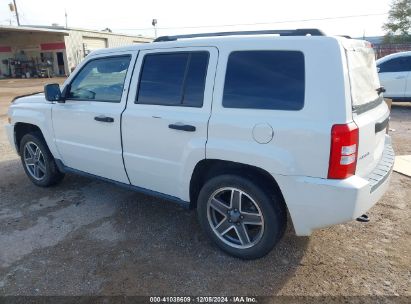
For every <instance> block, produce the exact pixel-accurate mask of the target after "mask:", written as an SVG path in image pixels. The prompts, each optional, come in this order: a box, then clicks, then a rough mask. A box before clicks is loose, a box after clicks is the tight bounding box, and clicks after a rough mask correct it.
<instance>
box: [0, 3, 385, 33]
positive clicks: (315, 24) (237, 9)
mask: <svg viewBox="0 0 411 304" xmlns="http://www.w3.org/2000/svg"><path fill="white" fill-rule="evenodd" d="M10 2H12V0H0V24H1V25H9V24H10V22H11V24H13V25H15V24H16V21H15V16H14V14H13V13H11V12H10V10H9V7H8V4H9V3H10ZM16 2H17V7H18V10H19V15H20V23H21V24H24V25H51V24H52V23H58V24H59V25H62V26H64V25H65V12H67V21H68V26H69V27H75V28H86V29H95V30H102V29H105V28H110V29H111V30H112V31H113V32H119V33H126V34H135V35H143V36H154V33H155V32H154V29H153V26H152V25H151V22H152V19H154V18H155V19H157V28H158V29H157V34H158V35H159V36H161V35H173V34H183V33H200V32H215V31H237V30H261V29H293V28H319V29H321V30H323V31H324V32H325V33H326V34H329V35H349V36H352V37H362V36H380V35H383V34H384V31H383V29H382V25H383V24H384V22H386V21H387V17H388V14H387V13H388V10H389V7H390V3H391V0H339V1H335V0H311V1H309V0H307V1H304V0H300V1H297V0H285V1H278V0H271V1H270V0H247V1H244V0H174V1H172V0H169V1H167V0H145V1H140V0H135V1H132V0H115V1H108V0H101V1H95V0H16ZM313 19H314V20H313Z"/></svg>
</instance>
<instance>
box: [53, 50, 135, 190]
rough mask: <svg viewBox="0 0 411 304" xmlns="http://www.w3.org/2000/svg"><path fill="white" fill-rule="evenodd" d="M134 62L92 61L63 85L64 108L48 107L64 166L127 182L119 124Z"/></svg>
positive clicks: (118, 59)
mask: <svg viewBox="0 0 411 304" xmlns="http://www.w3.org/2000/svg"><path fill="white" fill-rule="evenodd" d="M135 57H136V56H135V54H132V53H130V54H126V55H124V54H121V55H119V56H115V55H110V57H94V58H93V57H92V58H91V59H89V60H88V61H87V62H85V63H84V64H83V65H82V67H81V70H80V71H79V72H78V73H76V75H74V78H73V79H71V80H70V81H69V84H68V87H66V90H65V91H66V92H65V96H66V100H65V103H56V104H54V105H53V109H52V116H53V119H52V120H53V128H54V133H55V134H54V137H55V141H56V145H57V148H58V150H59V152H60V155H61V158H62V159H61V160H62V161H63V163H64V165H66V166H67V167H70V168H73V169H77V170H80V171H83V172H87V173H90V174H94V175H97V176H100V177H105V178H108V179H111V180H115V181H119V182H123V183H129V181H128V178H127V175H126V173H125V170H124V164H123V159H122V149H121V133H120V132H121V130H120V123H121V113H122V111H123V110H124V108H125V104H126V99H127V92H128V85H129V82H130V77H131V74H132V71H131V70H132V66H133V61H134V60H135Z"/></svg>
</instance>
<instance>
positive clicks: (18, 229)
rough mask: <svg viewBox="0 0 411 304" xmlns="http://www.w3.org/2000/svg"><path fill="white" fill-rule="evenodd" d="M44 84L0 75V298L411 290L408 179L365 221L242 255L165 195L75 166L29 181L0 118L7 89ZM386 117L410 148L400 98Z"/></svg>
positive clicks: (398, 140) (408, 109) (407, 109)
mask: <svg viewBox="0 0 411 304" xmlns="http://www.w3.org/2000/svg"><path fill="white" fill-rule="evenodd" d="M55 80H56V79H53V80H52V81H55ZM57 80H58V81H59V82H61V81H62V80H63V79H57ZM46 81H47V82H49V80H46ZM44 82H45V81H44V80H1V81H0V121H1V123H0V295H151V296H153V295H292V296H298V295H304V296H320V295H321V296H370V295H374V296H395V295H401V296H408V297H411V257H410V250H411V220H410V219H411V211H410V210H411V209H410V207H411V199H410V198H411V178H409V177H406V176H403V175H400V174H398V173H394V174H393V178H392V180H391V186H390V188H389V191H388V192H387V193H386V195H385V196H384V197H383V198H382V200H381V201H380V202H379V203H378V204H377V205H376V206H375V207H374V208H372V210H371V211H370V212H369V215H370V217H371V221H370V222H369V223H366V224H363V223H359V222H355V221H353V222H350V223H347V224H345V225H337V226H334V227H330V228H327V229H322V230H318V231H316V232H315V233H314V234H313V235H312V236H311V237H309V238H308V237H296V236H295V235H293V233H292V229H291V228H289V229H288V230H287V233H286V235H285V237H284V238H283V240H282V241H281V242H280V244H279V245H278V246H277V248H276V249H275V250H274V251H273V252H272V253H271V254H269V255H268V256H267V257H265V258H262V259H259V260H256V261H241V260H238V259H235V258H232V257H229V256H227V255H225V254H224V253H222V252H221V251H220V250H218V249H217V248H216V247H214V246H213V245H212V244H211V243H210V242H209V241H208V240H207V239H206V238H205V236H204V235H203V233H202V232H201V230H200V227H199V225H198V223H197V220H196V214H195V212H193V211H188V210H184V209H181V208H180V207H178V206H176V205H174V204H173V203H169V202H166V201H162V200H159V199H157V198H152V197H149V196H145V195H141V194H138V193H135V192H132V191H127V190H124V189H122V188H119V187H116V186H114V185H111V184H108V183H105V182H101V181H95V180H91V179H87V178H84V177H79V176H75V175H67V176H66V178H65V179H64V181H63V183H62V184H60V185H59V186H56V187H53V188H49V189H42V188H38V187H35V186H34V185H33V184H31V183H30V182H29V180H28V178H27V177H26V176H25V174H24V171H23V169H22V166H21V163H20V160H19V158H18V156H17V155H16V154H15V153H14V152H13V151H12V149H11V147H10V145H9V143H8V142H7V140H6V136H5V132H4V128H3V126H4V124H5V123H6V109H7V107H8V105H9V103H10V100H11V99H12V96H14V95H20V94H25V93H28V92H30V91H38V90H41V89H42V85H43V84H44ZM390 126H391V128H393V129H395V132H391V135H392V137H393V141H394V148H395V151H396V153H397V154H411V103H403V104H395V105H393V108H392V120H391V125H390ZM330 203H332V202H330Z"/></svg>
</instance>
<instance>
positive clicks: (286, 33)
mask: <svg viewBox="0 0 411 304" xmlns="http://www.w3.org/2000/svg"><path fill="white" fill-rule="evenodd" d="M267 34H271V35H273V34H276V35H280V36H307V35H311V36H325V34H324V33H323V32H322V31H320V30H319V29H314V28H307V29H295V30H264V31H242V32H216V33H199V34H187V35H175V36H160V37H158V38H156V39H154V41H153V42H163V41H176V40H178V39H186V38H198V37H219V36H239V35H267Z"/></svg>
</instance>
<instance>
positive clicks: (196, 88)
mask: <svg viewBox="0 0 411 304" xmlns="http://www.w3.org/2000/svg"><path fill="white" fill-rule="evenodd" d="M208 58H209V54H208V52H179V53H177V52H176V53H160V54H149V55H146V56H145V57H144V62H143V67H142V71H141V76H140V84H139V90H138V95H137V100H136V103H141V104H153V105H167V106H188V107H202V105H203V99H204V87H205V80H206V74H207V66H208Z"/></svg>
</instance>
